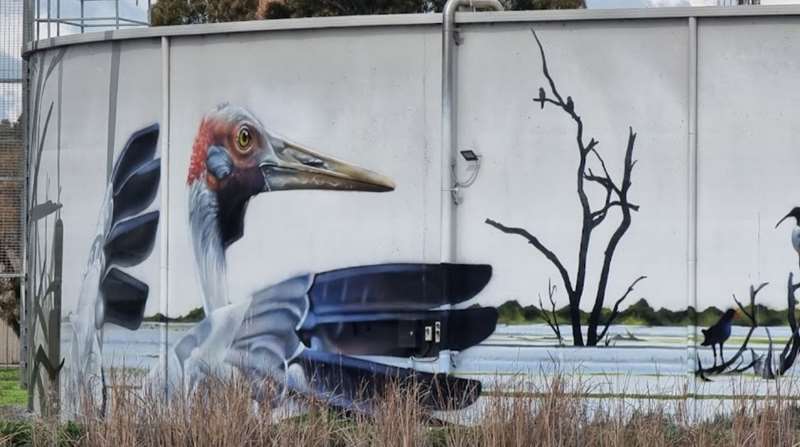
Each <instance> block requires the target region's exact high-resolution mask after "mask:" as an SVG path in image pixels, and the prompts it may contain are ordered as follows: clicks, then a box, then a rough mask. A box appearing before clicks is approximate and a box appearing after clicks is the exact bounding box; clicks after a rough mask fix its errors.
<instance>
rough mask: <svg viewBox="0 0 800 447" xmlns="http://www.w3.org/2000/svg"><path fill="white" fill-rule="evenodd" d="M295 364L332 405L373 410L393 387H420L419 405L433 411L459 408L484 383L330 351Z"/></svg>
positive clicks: (309, 354)
mask: <svg viewBox="0 0 800 447" xmlns="http://www.w3.org/2000/svg"><path fill="white" fill-rule="evenodd" d="M294 363H295V364H298V365H300V366H301V367H302V369H303V372H304V373H305V376H306V378H307V386H308V387H309V388H310V390H305V389H303V390H298V391H301V392H309V391H310V392H311V393H312V394H313V395H315V396H316V397H317V398H320V399H323V400H325V401H326V402H328V403H329V404H331V405H333V406H337V407H341V408H345V409H350V410H357V411H365V412H369V411H371V407H372V405H373V403H374V401H375V398H380V397H381V396H385V395H386V393H387V392H388V391H390V390H392V387H394V386H408V385H413V386H418V387H419V404H421V405H423V406H424V407H425V408H428V409H430V410H457V409H461V408H466V407H468V406H469V405H472V404H473V403H474V402H475V401H476V400H477V399H478V397H479V396H480V394H481V382H480V381H477V380H470V379H463V378H460V377H454V376H449V375H446V374H431V373H426V372H421V371H417V370H414V369H409V368H398V367H395V366H389V365H384V364H381V363H376V362H370V361H368V360H363V359H359V358H355V357H349V356H345V355H340V354H332V353H329V352H319V351H313V350H305V351H303V352H302V353H301V354H300V355H299V356H298V357H297V358H296V359H294Z"/></svg>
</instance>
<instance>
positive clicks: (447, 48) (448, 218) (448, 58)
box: [439, 0, 503, 262]
mask: <svg viewBox="0 0 800 447" xmlns="http://www.w3.org/2000/svg"><path fill="white" fill-rule="evenodd" d="M461 7H471V8H482V9H493V10H495V11H502V10H503V5H501V4H500V2H499V1H498V0H448V1H447V3H446V4H445V5H444V8H443V9H442V154H441V155H442V165H441V170H442V174H441V175H442V191H441V195H442V197H441V216H440V218H441V220H440V235H439V236H440V238H441V245H440V248H439V259H440V260H441V262H452V261H453V259H454V258H455V241H454V238H455V219H454V217H453V214H454V213H453V212H454V207H455V203H454V202H453V197H452V192H453V187H454V185H455V179H454V178H453V170H454V169H455V163H456V159H455V157H456V146H457V144H456V141H457V137H456V45H458V36H457V30H456V11H457V10H458V9H459V8H461Z"/></svg>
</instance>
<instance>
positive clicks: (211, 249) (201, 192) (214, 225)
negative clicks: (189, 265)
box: [189, 178, 230, 315]
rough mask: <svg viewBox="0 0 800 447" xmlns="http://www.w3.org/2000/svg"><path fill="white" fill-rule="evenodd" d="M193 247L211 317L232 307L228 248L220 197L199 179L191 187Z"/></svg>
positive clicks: (190, 221) (207, 313)
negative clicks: (220, 222)
mask: <svg viewBox="0 0 800 447" xmlns="http://www.w3.org/2000/svg"><path fill="white" fill-rule="evenodd" d="M189 225H190V228H191V237H192V248H193V250H194V259H195V264H196V266H197V272H198V274H199V278H200V284H201V287H202V291H203V310H204V311H205V313H206V315H210V314H211V312H213V311H214V310H215V309H218V308H220V307H223V306H227V305H228V304H230V300H229V299H228V282H227V280H228V278H227V264H226V261H225V246H224V244H223V240H222V235H221V231H220V226H219V203H218V200H217V195H216V193H214V192H213V191H211V190H210V189H208V186H207V185H206V182H205V178H199V179H197V180H195V181H194V182H192V183H191V184H190V185H189Z"/></svg>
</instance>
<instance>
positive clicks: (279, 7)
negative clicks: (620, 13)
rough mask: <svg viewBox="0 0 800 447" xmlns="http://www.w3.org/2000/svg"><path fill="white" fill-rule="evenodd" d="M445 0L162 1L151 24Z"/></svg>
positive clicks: (524, 4)
mask: <svg viewBox="0 0 800 447" xmlns="http://www.w3.org/2000/svg"><path fill="white" fill-rule="evenodd" d="M445 3H446V0H370V1H364V0H159V1H158V3H156V4H155V6H153V9H152V10H151V19H150V20H151V23H152V24H153V25H154V26H160V25H187V24H193V23H215V22H233V21H240V20H254V19H285V18H299V17H325V16H345V15H369V14H411V13H421V12H441V10H442V7H443V6H444V4H445ZM501 3H503V5H504V6H505V8H506V9H507V10H509V11H519V10H530V9H573V8H585V7H586V5H585V4H584V1H583V0H501Z"/></svg>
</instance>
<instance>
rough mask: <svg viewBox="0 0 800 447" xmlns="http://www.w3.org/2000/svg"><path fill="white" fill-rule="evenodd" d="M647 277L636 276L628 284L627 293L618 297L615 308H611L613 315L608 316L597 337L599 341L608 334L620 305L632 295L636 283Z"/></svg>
mask: <svg viewBox="0 0 800 447" xmlns="http://www.w3.org/2000/svg"><path fill="white" fill-rule="evenodd" d="M645 278H647V276H644V275H642V276H640V277H638V278H636V279H635V280H634V281H633V282H632V283H631V285H630V286H628V290H626V291H625V293H624V294H623V295H622V296H621V297H620V299H618V300H617V302H616V303H614V308H613V309H612V310H611V315H610V316H609V317H608V321H606V326H605V327H604V328H603V332H600V335H599V336H598V337H597V340H598V341H600V340H602V339H603V337H605V336H606V332H608V328H609V327H610V326H611V324H612V323H613V322H614V320H615V319H616V318H617V316H618V315H619V305H620V304H622V302H623V301H625V298H627V297H628V295H630V293H631V292H633V288H634V287H636V284H637V283H639V281H641V280H643V279H645Z"/></svg>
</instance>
